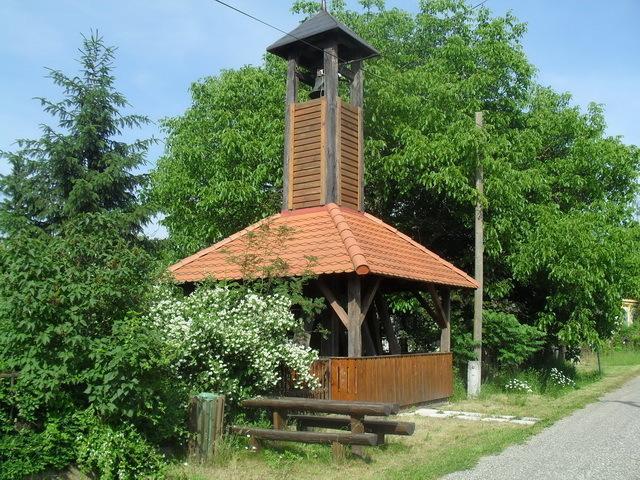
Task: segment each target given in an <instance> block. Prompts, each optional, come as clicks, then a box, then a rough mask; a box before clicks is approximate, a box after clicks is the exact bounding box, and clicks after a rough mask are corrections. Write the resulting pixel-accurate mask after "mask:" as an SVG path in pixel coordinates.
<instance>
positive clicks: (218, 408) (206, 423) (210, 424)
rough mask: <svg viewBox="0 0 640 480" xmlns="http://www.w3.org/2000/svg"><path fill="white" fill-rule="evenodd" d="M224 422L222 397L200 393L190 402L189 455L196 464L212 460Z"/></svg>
mask: <svg viewBox="0 0 640 480" xmlns="http://www.w3.org/2000/svg"><path fill="white" fill-rule="evenodd" d="M223 422H224V395H216V394H213V393H200V394H198V395H197V396H195V397H194V398H192V399H191V402H190V412H189V430H190V431H191V433H192V435H193V438H192V440H191V441H190V442H189V454H190V456H191V457H192V458H194V459H195V460H196V461H198V462H201V463H202V462H208V461H211V460H212V459H213V456H214V454H215V451H216V445H217V444H218V442H219V441H220V440H221V438H222V432H223Z"/></svg>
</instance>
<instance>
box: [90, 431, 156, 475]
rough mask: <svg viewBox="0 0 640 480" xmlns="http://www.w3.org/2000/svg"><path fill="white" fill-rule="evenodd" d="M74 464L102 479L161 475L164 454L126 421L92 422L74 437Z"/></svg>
mask: <svg viewBox="0 0 640 480" xmlns="http://www.w3.org/2000/svg"><path fill="white" fill-rule="evenodd" d="M78 465H79V466H80V468H81V469H83V470H85V471H86V472H93V473H96V474H98V475H99V478H101V479H103V480H136V479H139V478H146V479H154V478H164V475H163V471H164V466H165V460H164V456H163V455H162V454H160V453H158V451H157V450H156V449H155V448H154V447H153V446H152V445H150V444H149V443H148V442H147V441H145V439H144V438H143V437H142V436H141V435H140V433H139V432H138V431H137V430H136V429H135V428H134V427H133V426H132V425H130V424H127V423H125V424H124V425H119V426H118V427H117V428H114V427H111V426H109V425H104V424H99V423H93V424H91V425H90V427H89V429H88V431H87V433H85V434H83V435H80V437H79V438H78Z"/></svg>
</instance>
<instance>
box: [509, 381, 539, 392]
mask: <svg viewBox="0 0 640 480" xmlns="http://www.w3.org/2000/svg"><path fill="white" fill-rule="evenodd" d="M504 389H505V390H506V391H507V392H512V393H533V389H532V388H531V385H529V383H528V382H527V381H526V380H520V379H517V378H512V379H511V380H509V381H508V382H507V383H506V384H505V386H504Z"/></svg>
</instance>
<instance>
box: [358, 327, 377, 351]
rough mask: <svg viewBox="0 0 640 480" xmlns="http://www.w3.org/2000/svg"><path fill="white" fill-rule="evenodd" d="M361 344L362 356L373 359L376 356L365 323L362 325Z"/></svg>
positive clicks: (371, 336) (371, 337) (369, 331)
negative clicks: (362, 348)
mask: <svg viewBox="0 0 640 480" xmlns="http://www.w3.org/2000/svg"><path fill="white" fill-rule="evenodd" d="M361 328H362V343H363V347H364V354H365V356H367V357H373V356H375V355H376V353H377V352H376V346H375V343H374V342H373V335H372V334H371V329H370V328H369V324H368V323H367V322H363V323H362V327H361Z"/></svg>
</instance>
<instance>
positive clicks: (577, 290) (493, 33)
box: [151, 0, 640, 348]
mask: <svg viewBox="0 0 640 480" xmlns="http://www.w3.org/2000/svg"><path fill="white" fill-rule="evenodd" d="M361 3H362V6H363V11H360V12H358V11H353V10H349V9H346V7H345V4H344V2H340V1H339V2H334V6H333V9H332V13H334V14H335V15H337V16H338V17H339V18H340V19H341V20H343V21H344V22H346V24H347V25H349V26H350V27H352V28H353V29H354V30H355V31H356V32H357V33H358V34H360V35H361V36H362V37H363V38H365V39H366V40H367V41H369V42H370V43H371V44H373V45H375V46H376V48H378V49H379V50H380V51H381V52H382V56H381V57H380V58H379V59H375V60H369V61H368V62H367V66H366V72H367V73H366V74H365V76H366V94H365V137H366V139H365V158H366V167H367V168H366V205H367V208H368V210H369V211H371V212H372V213H374V214H376V215H378V216H380V217H381V218H383V219H384V220H386V221H388V222H390V223H391V224H394V225H396V226H398V228H399V229H400V230H402V231H405V232H409V233H411V235H412V236H413V237H414V238H415V239H416V240H418V241H420V242H421V243H423V244H425V245H426V246H428V247H429V248H431V249H433V250H434V251H436V252H437V253H439V254H441V255H442V256H444V257H445V258H447V259H450V260H452V261H453V262H454V263H455V264H456V265H457V266H459V267H462V268H463V269H466V270H469V269H470V266H471V258H472V253H473V239H472V225H473V211H474V209H473V206H474V203H475V201H476V199H477V194H476V191H475V189H474V186H473V182H472V178H473V174H474V170H475V167H476V164H477V162H478V161H481V162H482V163H483V165H484V170H485V196H484V197H483V198H482V199H481V200H482V201H483V203H484V205H485V221H486V225H485V231H486V242H485V245H486V261H485V282H486V290H487V294H488V297H489V298H488V299H489V301H490V305H491V308H492V309H494V310H500V311H508V312H510V313H512V314H513V315H515V316H516V317H517V319H518V321H519V322H520V323H522V324H526V325H532V326H536V327H538V328H539V329H541V330H542V331H543V332H544V333H545V334H546V336H545V340H546V342H547V343H550V344H558V343H562V344H567V345H577V344H579V343H581V342H587V343H591V344H594V343H597V341H598V339H599V338H601V337H606V336H608V335H609V334H610V332H611V330H612V328H611V325H612V322H613V320H614V319H615V318H616V316H617V315H618V305H619V301H620V298H621V296H622V295H623V294H624V295H627V296H634V295H637V293H638V292H640V283H639V280H640V276H639V275H638V272H640V254H639V253H638V252H640V249H638V245H639V244H640V242H639V240H640V236H639V233H640V228H639V227H638V224H637V221H636V220H634V218H633V210H634V204H633V202H634V199H635V198H636V195H637V193H638V183H637V172H638V170H639V168H640V152H639V150H638V149H637V148H636V147H634V146H628V145H625V144H623V143H622V141H621V140H620V138H616V137H607V136H606V133H605V128H606V123H605V118H604V112H603V109H602V107H601V106H599V105H596V104H593V105H591V106H590V107H589V108H588V109H587V111H586V112H582V111H581V110H580V109H579V108H577V107H574V106H572V104H571V96H570V95H569V94H559V93H556V92H554V91H552V90H550V89H548V88H543V87H541V86H538V85H537V84H536V82H535V69H534V67H533V66H532V65H531V64H530V63H529V61H528V60H527V58H526V55H525V53H524V51H523V48H522V44H521V39H522V37H523V35H524V33H525V26H524V24H522V23H520V22H518V20H517V19H516V18H514V17H513V15H511V14H506V15H504V16H497V17H496V16H491V14H490V12H489V10H488V9H486V8H478V9H472V8H471V7H470V6H469V5H467V4H466V3H465V2H463V1H462V0H443V1H438V2H421V3H420V7H419V11H418V12H417V13H416V14H410V13H408V12H404V11H402V10H399V9H395V8H392V9H387V8H385V7H384V2H382V1H365V2H361ZM317 8H318V4H317V2H305V1H302V2H295V4H294V10H296V11H298V12H306V13H311V12H313V11H315V10H316V9H317ZM284 76H285V74H284V62H282V61H281V60H280V59H277V58H275V57H272V56H269V55H267V57H266V58H265V61H264V64H263V65H262V66H259V67H248V68H243V69H240V70H234V71H225V72H223V73H222V74H221V75H219V76H217V77H210V78H206V79H204V80H202V81H201V82H197V83H195V84H194V85H193V86H192V105H191V107H190V108H189V109H188V110H187V112H186V113H185V114H184V115H182V116H179V117H176V118H172V119H168V120H166V121H165V122H164V127H165V129H166V133H167V135H168V142H167V145H168V148H167V151H166V155H165V157H164V158H163V159H162V160H161V162H159V164H158V168H157V169H156V171H155V172H154V173H153V174H152V185H151V198H153V199H154V201H155V202H156V205H157V207H158V208H159V209H161V210H162V211H163V212H164V213H165V214H166V215H167V217H166V225H167V226H168V229H169V232H170V234H171V236H172V237H173V238H174V239H175V241H176V251H177V253H178V254H187V253H191V252H192V251H194V250H195V249H197V248H201V247H204V246H206V245H209V244H211V243H212V242H213V241H215V240H218V239H220V238H221V237H224V236H226V235H229V234H231V233H233V232H235V231H237V230H238V229H240V228H242V227H244V226H246V225H247V224H249V223H251V222H253V221H256V220H257V219H259V218H260V217H262V216H264V215H265V214H267V213H271V212H273V211H274V210H276V209H277V207H278V204H279V189H280V188H281V181H280V178H281V175H282V170H281V168H282V160H281V159H282V132H283V119H284V108H283V100H282V99H283V87H284ZM304 95H305V91H304V88H303V92H302V94H301V96H302V98H303V99H304ZM479 110H482V111H484V112H485V123H486V128H485V129H484V130H483V131H480V130H479V129H477V128H475V124H474V112H475V111H479ZM204 159H206V161H205V160H204ZM462 307H463V308H464V317H465V318H469V317H470V311H471V305H470V302H469V301H468V300H467V301H466V303H464V304H463V305H462ZM421 333H428V332H421ZM426 338H427V337H425V339H426ZM423 340H424V339H420V340H419V341H420V342H422V341H423ZM454 348H455V339H454Z"/></svg>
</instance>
